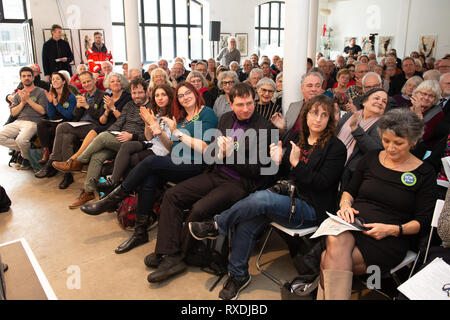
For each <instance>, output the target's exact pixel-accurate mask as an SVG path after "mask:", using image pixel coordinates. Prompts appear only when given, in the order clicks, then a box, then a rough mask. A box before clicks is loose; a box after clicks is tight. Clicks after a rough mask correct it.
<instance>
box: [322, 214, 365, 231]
mask: <svg viewBox="0 0 450 320" xmlns="http://www.w3.org/2000/svg"><path fill="white" fill-rule="evenodd" d="M327 215H328V216H329V217H330V218H331V219H333V220H334V221H336V222H339V223H342V224H345V225H346V226H347V227H349V228H351V229H349V230H353V231H361V229H359V228H357V227H355V226H354V225H352V224H351V223H348V222H346V221H345V220H343V219H341V218H339V217H338V216H337V215H335V214H332V213H329V212H327Z"/></svg>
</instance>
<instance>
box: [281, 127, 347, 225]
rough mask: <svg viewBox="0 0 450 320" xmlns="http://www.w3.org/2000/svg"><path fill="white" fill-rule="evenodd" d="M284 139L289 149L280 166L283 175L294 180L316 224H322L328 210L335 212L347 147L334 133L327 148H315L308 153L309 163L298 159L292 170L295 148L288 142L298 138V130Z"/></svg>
mask: <svg viewBox="0 0 450 320" xmlns="http://www.w3.org/2000/svg"><path fill="white" fill-rule="evenodd" d="M285 141H286V143H285V145H286V147H287V148H286V152H285V153H284V157H283V161H282V164H281V167H280V169H281V170H280V177H282V176H284V177H288V178H289V180H293V181H294V183H295V185H296V187H297V190H298V196H299V197H300V198H301V199H303V200H305V201H307V202H308V203H309V204H310V205H311V206H312V207H313V208H314V210H315V211H316V217H317V223H318V224H320V223H322V221H324V220H325V219H326V218H328V216H327V214H326V211H328V212H330V213H335V212H336V209H337V201H338V189H339V182H340V180H341V175H342V172H343V170H344V164H345V160H346V159H347V149H346V148H345V146H344V144H343V143H342V141H341V140H339V139H338V138H337V137H334V136H333V137H332V138H331V139H330V140H329V141H328V142H327V143H326V145H325V147H324V148H321V147H316V149H315V150H314V151H313V152H312V153H311V154H310V155H309V161H308V163H307V164H305V163H304V162H299V163H298V165H297V166H296V167H295V168H293V169H292V170H290V166H291V165H290V162H289V155H290V153H291V149H292V147H291V144H290V142H289V141H293V142H297V141H298V131H296V132H293V133H291V134H290V135H289V136H288V137H287V139H286V140H285Z"/></svg>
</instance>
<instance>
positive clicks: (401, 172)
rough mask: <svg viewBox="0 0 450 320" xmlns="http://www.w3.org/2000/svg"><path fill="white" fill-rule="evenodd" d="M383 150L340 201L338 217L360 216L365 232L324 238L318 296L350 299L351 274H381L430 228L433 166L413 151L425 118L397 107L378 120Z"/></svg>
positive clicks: (367, 161)
mask: <svg viewBox="0 0 450 320" xmlns="http://www.w3.org/2000/svg"><path fill="white" fill-rule="evenodd" d="M378 128H379V130H380V134H381V141H382V142H383V146H384V150H382V151H374V152H371V153H369V154H367V155H366V156H364V157H363V158H362V159H361V160H360V161H359V164H358V167H357V170H356V172H355V173H354V175H353V178H352V180H351V182H350V184H349V185H348V186H347V188H346V189H345V190H344V193H343V195H342V198H341V201H340V209H339V210H338V211H337V216H338V217H339V218H341V219H343V220H345V221H347V222H352V223H353V222H355V219H356V218H358V219H361V220H362V221H361V220H360V221H361V223H362V224H363V225H364V227H366V228H368V230H367V231H362V232H361V231H344V232H342V233H340V234H339V235H336V236H331V235H330V236H327V237H326V250H325V251H324V252H323V254H322V261H321V266H320V267H321V276H320V282H319V289H318V292H317V299H318V300H323V299H326V300H343V299H349V298H350V295H351V289H352V278H353V273H354V274H357V275H361V274H366V272H367V267H368V266H371V265H376V266H379V267H380V269H381V273H382V274H389V271H390V270H391V269H392V268H393V267H395V266H396V265H398V264H399V263H400V262H401V261H402V260H403V259H404V258H405V255H406V252H407V251H408V250H409V249H410V244H411V240H412V238H414V236H416V235H418V234H419V233H420V232H422V231H426V230H428V228H429V225H430V221H431V215H432V214H433V209H434V205H435V201H436V198H435V195H434V193H435V187H436V176H435V174H434V171H433V168H432V167H431V166H429V165H428V164H425V163H423V162H422V161H421V160H420V159H418V158H416V157H414V156H413V155H412V154H411V153H410V149H411V148H412V147H413V146H414V144H415V143H417V141H418V140H419V139H420V137H421V136H422V134H423V122H422V121H421V120H420V119H419V117H417V116H416V115H415V114H414V113H413V112H411V111H409V110H408V109H403V108H402V109H395V110H391V111H390V112H388V113H386V114H385V115H384V116H382V117H381V118H380V120H379V121H378Z"/></svg>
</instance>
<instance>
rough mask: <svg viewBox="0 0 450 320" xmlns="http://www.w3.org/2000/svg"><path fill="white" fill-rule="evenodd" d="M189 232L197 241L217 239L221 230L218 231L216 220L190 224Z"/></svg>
mask: <svg viewBox="0 0 450 320" xmlns="http://www.w3.org/2000/svg"><path fill="white" fill-rule="evenodd" d="M189 232H190V233H191V235H192V236H193V237H194V238H195V239H197V240H204V239H216V238H217V237H218V236H219V230H217V229H216V226H215V223H214V220H211V221H204V222H189Z"/></svg>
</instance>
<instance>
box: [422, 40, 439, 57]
mask: <svg viewBox="0 0 450 320" xmlns="http://www.w3.org/2000/svg"><path fill="white" fill-rule="evenodd" d="M436 42H437V36H436V35H433V36H421V37H420V42H419V52H420V54H423V55H424V56H425V58H429V57H434V56H435V54H436Z"/></svg>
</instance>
